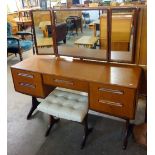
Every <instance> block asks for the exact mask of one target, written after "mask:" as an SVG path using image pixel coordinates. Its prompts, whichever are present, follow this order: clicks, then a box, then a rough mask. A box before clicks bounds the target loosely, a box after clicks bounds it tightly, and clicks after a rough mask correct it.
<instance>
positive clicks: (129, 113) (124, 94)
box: [89, 83, 136, 119]
mask: <svg viewBox="0 0 155 155" xmlns="http://www.w3.org/2000/svg"><path fill="white" fill-rule="evenodd" d="M89 97H90V98H89V99H90V109H92V110H95V111H98V112H103V113H107V114H110V115H113V116H117V117H121V118H129V119H133V118H134V116H135V107H136V106H135V102H136V90H135V89H130V88H126V87H121V86H114V85H103V84H96V83H90V96H89Z"/></svg>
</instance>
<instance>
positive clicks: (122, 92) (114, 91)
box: [98, 88, 124, 95]
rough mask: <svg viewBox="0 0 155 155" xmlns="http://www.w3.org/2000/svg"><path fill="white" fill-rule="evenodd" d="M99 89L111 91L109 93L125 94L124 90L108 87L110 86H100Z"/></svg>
mask: <svg viewBox="0 0 155 155" xmlns="http://www.w3.org/2000/svg"><path fill="white" fill-rule="evenodd" d="M98 90H99V91H104V92H109V93H114V94H120V95H123V94H124V91H121V90H114V89H108V88H99V89H98Z"/></svg>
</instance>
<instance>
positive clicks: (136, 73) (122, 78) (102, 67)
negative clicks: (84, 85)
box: [11, 55, 141, 88]
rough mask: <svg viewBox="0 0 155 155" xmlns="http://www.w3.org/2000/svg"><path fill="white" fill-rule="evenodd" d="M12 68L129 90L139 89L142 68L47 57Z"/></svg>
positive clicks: (27, 60) (27, 61)
mask: <svg viewBox="0 0 155 155" xmlns="http://www.w3.org/2000/svg"><path fill="white" fill-rule="evenodd" d="M11 68H16V69H21V70H26V71H32V72H37V73H41V74H49V75H57V76H60V77H68V78H73V79H78V80H83V81H88V82H97V83H102V84H113V85H119V86H124V87H129V88H137V87H138V82H139V79H140V74H141V68H140V67H138V66H127V65H122V64H121V65H117V64H108V63H97V62H96V63H95V62H86V61H78V60H74V61H66V60H64V59H61V58H56V57H55V58H52V56H47V55H46V56H39V55H38V56H33V57H31V58H29V59H26V60H24V61H22V62H20V63H18V64H16V65H13V66H12V67H11Z"/></svg>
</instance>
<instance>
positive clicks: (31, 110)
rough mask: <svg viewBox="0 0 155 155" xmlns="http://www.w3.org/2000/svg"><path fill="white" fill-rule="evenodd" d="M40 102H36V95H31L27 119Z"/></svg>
mask: <svg viewBox="0 0 155 155" xmlns="http://www.w3.org/2000/svg"><path fill="white" fill-rule="evenodd" d="M39 103H40V102H38V100H37V98H36V97H33V96H32V107H31V109H30V111H29V113H28V115H27V119H30V117H31V115H32V113H33V111H34V110H35V109H36V108H37V106H38V105H39Z"/></svg>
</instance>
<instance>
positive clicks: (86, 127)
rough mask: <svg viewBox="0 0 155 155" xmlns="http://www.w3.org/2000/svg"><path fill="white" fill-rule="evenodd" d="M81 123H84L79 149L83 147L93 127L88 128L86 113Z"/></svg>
mask: <svg viewBox="0 0 155 155" xmlns="http://www.w3.org/2000/svg"><path fill="white" fill-rule="evenodd" d="M83 125H84V136H83V141H82V143H81V149H83V148H84V146H85V143H86V140H87V137H88V135H89V134H90V133H91V132H92V130H93V128H90V129H89V128H88V115H86V117H85V118H84V121H83Z"/></svg>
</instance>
